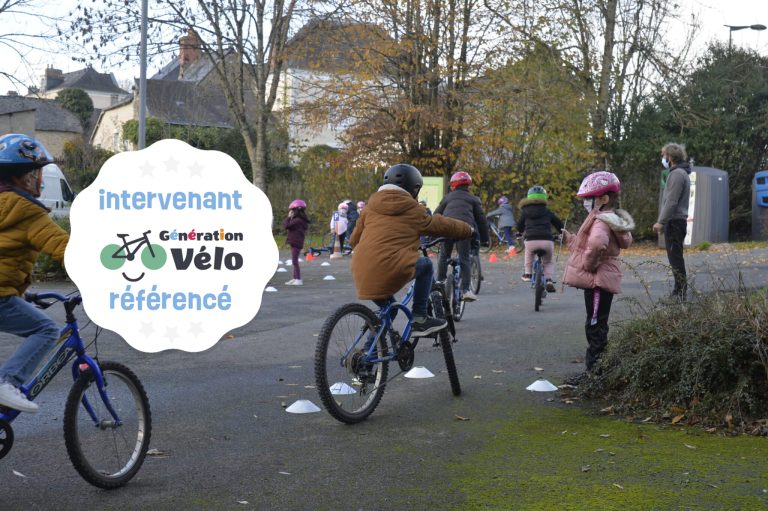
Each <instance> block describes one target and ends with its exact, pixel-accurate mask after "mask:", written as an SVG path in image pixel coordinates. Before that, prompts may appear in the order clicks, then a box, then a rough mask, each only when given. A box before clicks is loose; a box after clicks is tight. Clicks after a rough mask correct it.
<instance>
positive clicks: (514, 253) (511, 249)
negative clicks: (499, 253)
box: [507, 247, 517, 257]
mask: <svg viewBox="0 0 768 511" xmlns="http://www.w3.org/2000/svg"><path fill="white" fill-rule="evenodd" d="M507 254H509V257H515V256H516V255H517V250H515V247H509V251H507Z"/></svg>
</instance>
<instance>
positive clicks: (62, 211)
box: [38, 163, 75, 216]
mask: <svg viewBox="0 0 768 511" xmlns="http://www.w3.org/2000/svg"><path fill="white" fill-rule="evenodd" d="M74 198H75V194H74V193H73V192H72V188H70V186H69V183H67V178H66V177H64V173H63V172H62V171H61V169H60V168H59V166H58V165H56V164H55V163H51V164H49V165H46V166H45V167H43V186H42V190H41V192H40V197H38V200H39V201H40V202H42V203H43V204H45V206H46V207H48V208H50V209H51V215H52V216H69V207H70V206H71V205H72V200H73V199H74Z"/></svg>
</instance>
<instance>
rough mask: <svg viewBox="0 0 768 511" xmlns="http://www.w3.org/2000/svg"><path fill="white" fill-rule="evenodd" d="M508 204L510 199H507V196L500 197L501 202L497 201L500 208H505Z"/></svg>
mask: <svg viewBox="0 0 768 511" xmlns="http://www.w3.org/2000/svg"><path fill="white" fill-rule="evenodd" d="M507 203H509V199H507V196H506V195H502V196H501V197H499V200H497V201H496V204H498V205H499V206H503V205H504V204H507Z"/></svg>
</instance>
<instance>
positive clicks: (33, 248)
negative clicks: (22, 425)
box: [0, 134, 69, 412]
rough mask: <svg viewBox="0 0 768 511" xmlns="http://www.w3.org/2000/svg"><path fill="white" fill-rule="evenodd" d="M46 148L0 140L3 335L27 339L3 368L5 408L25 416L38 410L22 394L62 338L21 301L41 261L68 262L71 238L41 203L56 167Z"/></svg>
mask: <svg viewBox="0 0 768 511" xmlns="http://www.w3.org/2000/svg"><path fill="white" fill-rule="evenodd" d="M52 162H53V159H52V158H51V157H50V155H49V153H48V151H46V149H45V147H43V145H42V144H41V143H40V142H38V141H37V140H35V139H34V138H31V137H28V136H26V135H18V134H11V135H4V136H2V137H0V331H2V332H7V333H10V334H14V335H18V336H20V337H26V340H25V341H24V342H22V344H21V346H19V347H18V348H17V349H16V352H15V353H14V354H13V355H12V356H11V358H10V359H8V360H7V361H6V362H5V363H4V364H3V365H2V366H1V367H0V405H3V406H7V407H10V408H13V409H15V410H19V411H22V412H36V411H37V410H38V406H37V405H36V404H35V403H33V402H31V401H29V400H28V399H27V398H26V396H24V395H23V394H22V393H21V392H20V391H19V389H18V387H19V386H20V385H23V384H24V383H25V382H26V381H27V380H28V379H29V378H30V377H31V376H32V374H33V372H34V370H35V369H36V368H37V366H38V364H39V363H40V362H41V361H42V359H43V358H44V357H45V355H46V354H48V352H49V351H50V350H51V348H52V347H53V345H54V344H55V343H56V340H57V339H58V338H59V328H58V326H57V325H56V323H55V322H54V321H53V320H52V319H50V318H49V317H48V316H47V315H46V314H44V313H43V312H42V311H40V309H38V308H36V307H35V306H34V305H32V304H30V303H27V302H26V301H25V300H24V299H23V298H21V297H22V295H23V294H24V291H25V290H26V289H27V287H28V286H29V284H30V282H31V274H32V268H33V267H34V266H35V262H36V261H37V256H38V255H39V253H40V252H45V253H46V254H49V255H50V256H51V257H53V258H54V259H56V260H57V261H63V259H64V250H65V249H66V247H67V242H68V241H69V235H68V234H67V233H66V231H64V229H62V228H61V227H59V226H58V225H57V224H56V223H54V222H53V220H51V218H50V217H49V216H48V213H49V212H50V210H48V209H47V208H46V207H45V206H44V205H43V204H42V203H41V202H40V201H38V200H37V197H40V191H41V186H42V168H43V167H44V166H45V165H47V164H49V163H52Z"/></svg>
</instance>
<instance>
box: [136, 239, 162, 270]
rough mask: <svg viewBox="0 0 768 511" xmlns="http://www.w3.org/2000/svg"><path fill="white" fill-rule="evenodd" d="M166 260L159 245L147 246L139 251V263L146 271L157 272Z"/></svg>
mask: <svg viewBox="0 0 768 511" xmlns="http://www.w3.org/2000/svg"><path fill="white" fill-rule="evenodd" d="M167 259H168V256H167V254H166V253H165V249H164V248H163V247H161V246H160V245H149V246H148V247H144V250H142V251H141V262H142V263H144V266H146V267H147V269H148V270H159V269H160V268H162V267H163V265H164V264H165V261H166V260H167Z"/></svg>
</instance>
